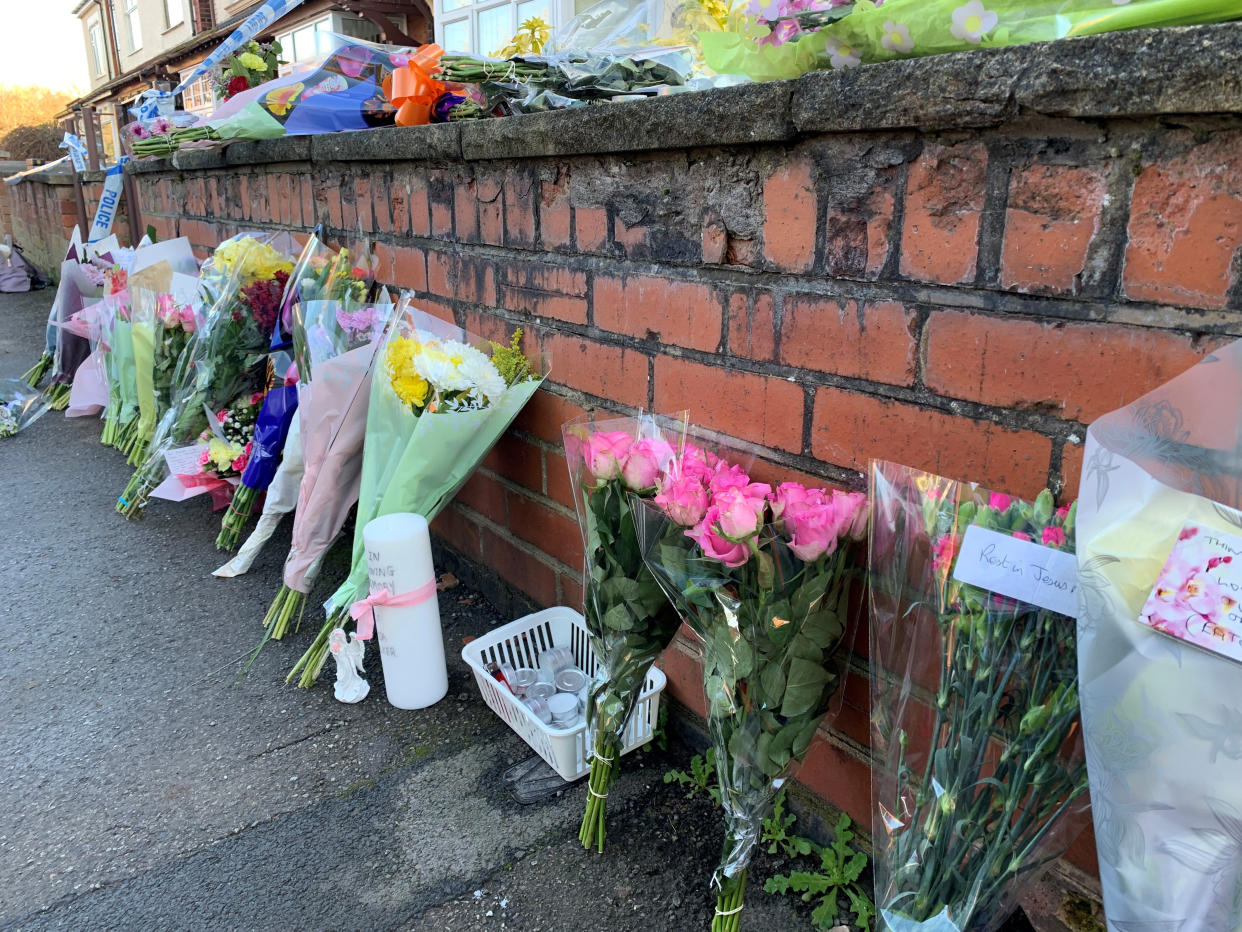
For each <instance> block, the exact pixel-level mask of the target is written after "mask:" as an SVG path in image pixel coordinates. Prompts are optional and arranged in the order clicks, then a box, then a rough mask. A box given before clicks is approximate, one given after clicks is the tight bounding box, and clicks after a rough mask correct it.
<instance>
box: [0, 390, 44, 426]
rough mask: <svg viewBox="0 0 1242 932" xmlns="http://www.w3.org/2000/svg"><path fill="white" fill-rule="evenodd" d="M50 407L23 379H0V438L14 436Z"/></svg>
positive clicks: (37, 391)
mask: <svg viewBox="0 0 1242 932" xmlns="http://www.w3.org/2000/svg"><path fill="white" fill-rule="evenodd" d="M50 407H51V406H50V405H49V404H48V401H47V398H46V397H45V396H44V395H43V393H42V392H41V391H39V390H38V389H37V388H31V387H30V383H29V382H27V381H26V380H25V379H0V438H4V437H13V436H16V435H17V433H18V431H21V430H24V429H25V428H27V427H29V426H30V425H31V424H33V423H34V422H35V421H37V420H38V419H39V418H41V417H43V415H44V414H46V413H47V412H48V411H49V410H50Z"/></svg>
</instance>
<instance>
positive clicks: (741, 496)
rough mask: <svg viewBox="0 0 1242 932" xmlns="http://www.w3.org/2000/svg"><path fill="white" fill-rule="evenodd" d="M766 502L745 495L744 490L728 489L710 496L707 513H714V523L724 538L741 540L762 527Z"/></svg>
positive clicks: (760, 498)
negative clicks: (710, 502)
mask: <svg viewBox="0 0 1242 932" xmlns="http://www.w3.org/2000/svg"><path fill="white" fill-rule="evenodd" d="M766 510H767V502H766V501H765V500H764V498H762V497H759V496H750V495H747V494H746V490H745V489H741V488H729V489H725V490H724V491H722V492H718V493H716V494H715V495H713V496H712V507H711V508H710V509H709V511H712V512H715V513H716V516H717V517H716V523H715V524H713V525H712V526H713V527H719V529H720V531H721V532H722V533H723V534H724V536H725V537H728V538H731V539H733V540H741V539H742V538H744V537H751V536H753V535H755V534H757V533H758V532H759V528H761V527H763V515H764V512H765V511H766Z"/></svg>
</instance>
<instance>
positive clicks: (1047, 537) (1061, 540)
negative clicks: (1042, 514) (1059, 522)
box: [1043, 527, 1065, 547]
mask: <svg viewBox="0 0 1242 932" xmlns="http://www.w3.org/2000/svg"><path fill="white" fill-rule="evenodd" d="M1043 541H1044V545H1045V546H1047V547H1062V546H1064V545H1065V532H1064V531H1063V530H1061V529H1060V528H1059V527H1046V528H1044V533H1043Z"/></svg>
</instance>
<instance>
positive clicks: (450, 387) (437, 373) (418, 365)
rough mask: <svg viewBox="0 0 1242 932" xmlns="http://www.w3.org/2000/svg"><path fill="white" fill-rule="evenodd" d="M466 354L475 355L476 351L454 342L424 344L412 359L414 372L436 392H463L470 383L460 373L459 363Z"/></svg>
mask: <svg viewBox="0 0 1242 932" xmlns="http://www.w3.org/2000/svg"><path fill="white" fill-rule="evenodd" d="M467 352H471V353H477V352H478V350H476V349H474V347H471V346H466V344H464V343H458V342H456V341H454V340H446V341H445V342H443V343H439V342H436V341H432V342H428V343H424V344H423V346H422V352H420V353H419V354H418V355H417V356H415V357H414V371H415V372H417V373H418V374H419V375H420V376H422V377H423V378H424V379H426V380H427V381H428V382H430V383H431V387H432V388H433V389H435V390H436V391H438V392H461V391H465V390H466V389H468V388H470V383H469V382H467V381H466V378H465V376H463V375H462V373H461V363H462V360H463V359H464V358H465V357H466V353H467Z"/></svg>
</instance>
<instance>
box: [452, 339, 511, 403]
mask: <svg viewBox="0 0 1242 932" xmlns="http://www.w3.org/2000/svg"><path fill="white" fill-rule="evenodd" d="M460 371H461V374H462V375H463V376H465V378H466V380H467V381H468V382H470V384H471V385H473V386H474V388H475V392H474V394H478V395H480V396H482V397H483V398H485V399H487V403H488V404H495V403H496V402H497V401H498V400H499V399H500V396H501V395H503V394H504V393H505V389H506V388H507V387H508V386H506V385H505V380H504V379H503V378H501V377H500V373H499V372H497V371H496V365H495V363H493V362H492V361H491V360H490V359H488V358H487V357H486V356H484V355H483V354H482V353H479V352H478V351H477V350H476V351H475V354H474V355H472V356H471V357H470V358H469V359H463V360H462V363H461V367H460Z"/></svg>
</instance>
